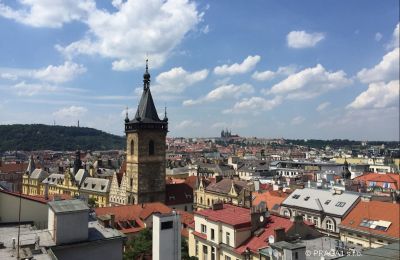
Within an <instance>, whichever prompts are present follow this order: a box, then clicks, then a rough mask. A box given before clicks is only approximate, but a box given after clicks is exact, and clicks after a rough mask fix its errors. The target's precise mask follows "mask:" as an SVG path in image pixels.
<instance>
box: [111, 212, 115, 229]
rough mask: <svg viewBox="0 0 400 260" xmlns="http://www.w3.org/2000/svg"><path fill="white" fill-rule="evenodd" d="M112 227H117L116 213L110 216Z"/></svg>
mask: <svg viewBox="0 0 400 260" xmlns="http://www.w3.org/2000/svg"><path fill="white" fill-rule="evenodd" d="M110 227H111V228H114V227H115V214H114V213H112V214H110Z"/></svg>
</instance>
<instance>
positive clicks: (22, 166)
mask: <svg viewBox="0 0 400 260" xmlns="http://www.w3.org/2000/svg"><path fill="white" fill-rule="evenodd" d="M27 168H28V164H27V163H2V164H1V165H0V173H16V172H25V170H26V169H27Z"/></svg>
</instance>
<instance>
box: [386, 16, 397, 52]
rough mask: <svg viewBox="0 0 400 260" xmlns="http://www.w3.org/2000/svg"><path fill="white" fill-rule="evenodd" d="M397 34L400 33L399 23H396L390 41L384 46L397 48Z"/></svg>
mask: <svg viewBox="0 0 400 260" xmlns="http://www.w3.org/2000/svg"><path fill="white" fill-rule="evenodd" d="M399 34H400V23H398V24H397V25H396V28H395V29H394V31H393V34H392V40H391V41H390V43H389V44H388V45H387V46H386V48H387V49H389V50H390V49H393V48H399V44H400V43H399V41H400V40H399Z"/></svg>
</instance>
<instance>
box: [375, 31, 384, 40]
mask: <svg viewBox="0 0 400 260" xmlns="http://www.w3.org/2000/svg"><path fill="white" fill-rule="evenodd" d="M382 37H383V35H382V34H381V33H380V32H377V33H375V41H377V42H379V41H381V40H382Z"/></svg>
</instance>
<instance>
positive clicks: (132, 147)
mask: <svg viewBox="0 0 400 260" xmlns="http://www.w3.org/2000/svg"><path fill="white" fill-rule="evenodd" d="M134 153H135V142H134V141H133V140H131V155H133V154H134Z"/></svg>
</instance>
